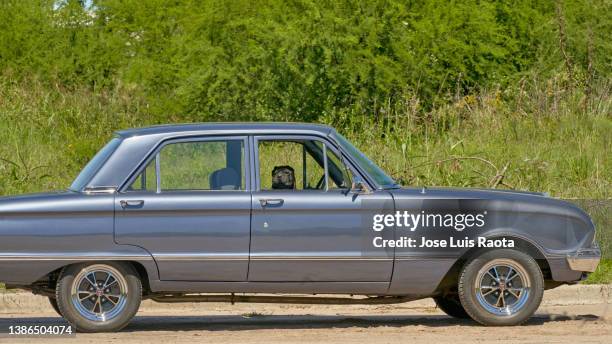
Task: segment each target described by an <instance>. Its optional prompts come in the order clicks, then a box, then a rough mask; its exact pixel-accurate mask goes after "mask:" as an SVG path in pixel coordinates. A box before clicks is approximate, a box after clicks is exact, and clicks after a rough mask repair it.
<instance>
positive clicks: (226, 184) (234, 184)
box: [209, 167, 240, 190]
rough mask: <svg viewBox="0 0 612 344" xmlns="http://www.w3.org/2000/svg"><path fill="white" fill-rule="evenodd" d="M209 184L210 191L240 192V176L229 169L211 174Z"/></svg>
mask: <svg viewBox="0 0 612 344" xmlns="http://www.w3.org/2000/svg"><path fill="white" fill-rule="evenodd" d="M209 182H210V188H211V190H240V176H239V175H238V172H236V171H235V170H234V169H233V168H230V167H226V168H222V169H220V170H216V171H215V172H213V173H211V174H210V177H209Z"/></svg>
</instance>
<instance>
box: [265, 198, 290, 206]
mask: <svg viewBox="0 0 612 344" xmlns="http://www.w3.org/2000/svg"><path fill="white" fill-rule="evenodd" d="M283 203H285V200H283V199H281V198H274V199H260V200H259V204H261V206H262V207H280V206H281V205H283Z"/></svg>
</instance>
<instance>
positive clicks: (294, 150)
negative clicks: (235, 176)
mask: <svg viewBox="0 0 612 344" xmlns="http://www.w3.org/2000/svg"><path fill="white" fill-rule="evenodd" d="M258 149H259V181H260V186H261V190H324V189H325V188H326V184H325V167H324V166H325V165H324V163H323V161H324V160H323V144H321V142H318V141H313V140H291V141H289V140H287V141H285V140H266V141H260V142H259V145H258Z"/></svg>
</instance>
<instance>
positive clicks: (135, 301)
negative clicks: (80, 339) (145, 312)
mask: <svg viewBox="0 0 612 344" xmlns="http://www.w3.org/2000/svg"><path fill="white" fill-rule="evenodd" d="M141 299H142V283H141V281H140V278H139V276H138V273H137V272H136V271H135V270H134V268H133V267H132V266H131V265H129V264H125V263H114V262H109V263H104V264H76V265H71V266H68V267H66V268H65V269H64V271H63V272H62V274H61V276H60V278H59V281H58V283H57V288H56V300H57V305H58V308H59V311H60V313H61V314H62V315H63V316H64V318H66V320H68V321H69V322H70V323H71V324H73V325H74V326H75V327H76V329H77V330H78V331H81V332H109V331H118V330H120V329H122V328H123V327H125V326H126V325H127V324H128V323H129V322H130V320H131V319H132V318H133V317H134V315H135V314H136V312H138V308H139V307H140V301H141Z"/></svg>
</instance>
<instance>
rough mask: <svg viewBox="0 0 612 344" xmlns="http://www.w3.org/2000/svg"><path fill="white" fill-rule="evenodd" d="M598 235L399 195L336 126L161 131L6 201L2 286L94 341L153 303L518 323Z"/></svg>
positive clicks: (121, 137) (505, 207)
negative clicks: (413, 306) (333, 309)
mask: <svg viewBox="0 0 612 344" xmlns="http://www.w3.org/2000/svg"><path fill="white" fill-rule="evenodd" d="M594 237H595V227H594V225H593V222H592V221H591V219H590V218H589V216H588V215H587V214H586V213H585V212H584V211H582V210H581V209H580V208H578V207H576V206H575V205H573V204H571V203H568V202H565V201H561V200H557V199H553V198H551V197H548V196H547V195H545V194H541V193H530V192H519V191H509V190H504V191H502V190H483V189H444V188H426V187H401V186H399V185H397V184H396V182H395V181H394V180H393V179H392V178H390V177H389V176H388V175H387V174H386V173H385V172H384V171H382V170H381V169H380V168H379V167H377V166H376V165H375V164H374V163H373V162H372V161H371V160H369V159H368V158H367V157H366V156H365V155H364V154H363V153H361V152H360V151H359V150H358V149H357V148H356V147H355V146H353V145H352V144H351V143H350V142H349V141H347V140H346V139H345V138H344V137H342V136H341V135H340V134H338V133H337V132H336V131H335V130H334V129H333V128H330V127H327V126H322V125H312V124H291V123H206V124H189V125H171V126H156V127H149V128H142V129H132V130H124V131H119V132H117V133H116V135H115V136H114V137H113V138H112V140H110V142H109V143H108V144H107V145H106V146H105V147H104V148H102V150H100V152H99V153H98V154H97V155H96V156H95V157H94V158H93V159H92V160H91V162H89V164H87V166H86V167H85V168H84V169H83V171H82V172H81V173H80V174H79V176H78V177H77V178H76V179H75V180H74V182H73V184H72V185H71V186H70V188H69V189H68V190H66V191H60V192H52V193H44V194H33V195H24V196H17V197H6V198H2V199H0V281H2V282H4V283H6V286H7V288H21V289H28V290H31V291H32V292H33V293H35V294H40V295H44V296H47V297H48V298H49V301H50V303H51V305H52V306H53V307H54V308H55V310H56V311H57V312H58V313H59V314H60V315H62V316H63V317H64V318H65V319H67V320H68V321H69V322H70V323H72V324H73V325H75V326H76V328H77V329H78V330H80V331H85V332H97V331H116V330H119V329H121V328H123V327H124V326H126V325H127V324H128V323H129V321H130V320H131V318H132V317H133V316H134V315H135V314H136V312H137V311H138V308H139V306H140V302H141V300H142V299H145V298H149V299H153V300H155V301H158V302H219V301H228V302H279V303H281V302H285V303H337V304H355V303H368V304H380V303H394V302H406V301H410V300H415V299H419V298H426V297H432V298H434V300H435V301H436V303H437V304H438V306H439V307H440V309H442V310H443V311H444V312H446V313H447V314H449V315H451V316H454V317H459V318H472V319H474V320H476V321H477V322H479V323H481V324H485V325H515V324H520V323H522V322H524V321H525V320H526V319H528V318H529V317H530V316H531V315H532V314H533V313H534V312H535V310H536V309H537V307H538V306H539V304H540V302H541V299H542V296H543V291H544V290H545V289H546V288H554V287H556V286H559V285H561V284H567V283H575V282H577V281H580V280H582V279H584V278H585V277H586V275H587V274H588V273H589V272H592V271H594V270H595V268H596V266H597V264H598V262H599V258H600V250H599V249H598V247H597V244H596V243H595V240H594ZM281 294H282V295H281Z"/></svg>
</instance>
